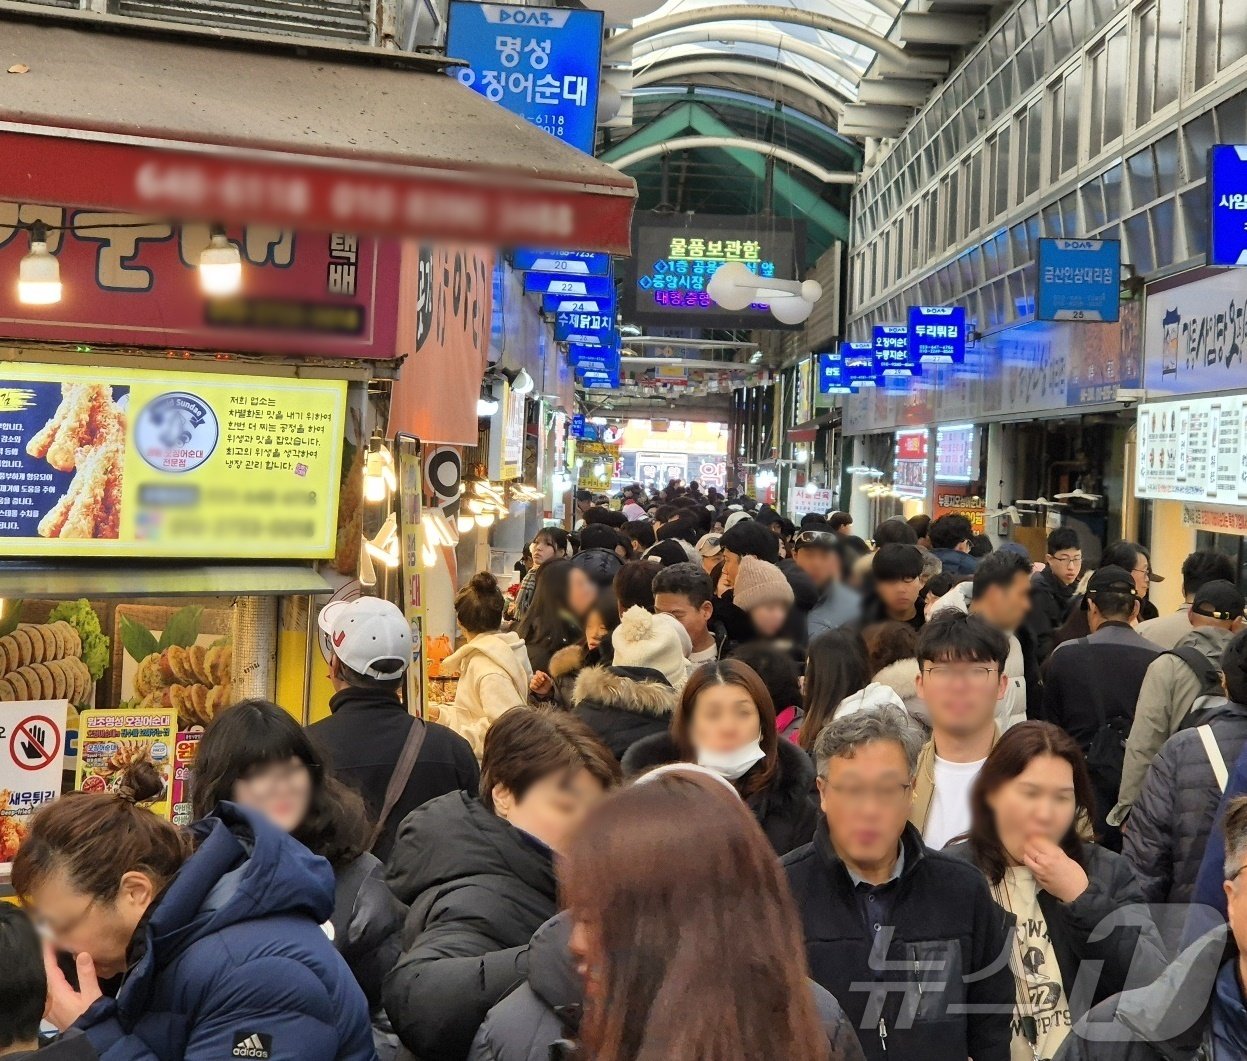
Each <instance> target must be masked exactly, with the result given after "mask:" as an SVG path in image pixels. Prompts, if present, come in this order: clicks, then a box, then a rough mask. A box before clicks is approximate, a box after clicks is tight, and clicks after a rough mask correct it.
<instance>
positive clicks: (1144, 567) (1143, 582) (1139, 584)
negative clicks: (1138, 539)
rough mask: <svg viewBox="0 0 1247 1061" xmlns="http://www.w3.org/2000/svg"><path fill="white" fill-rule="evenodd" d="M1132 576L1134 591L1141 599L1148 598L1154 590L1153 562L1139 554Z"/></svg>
mask: <svg viewBox="0 0 1247 1061" xmlns="http://www.w3.org/2000/svg"><path fill="white" fill-rule="evenodd" d="M1130 574H1131V575H1132V576H1133V577H1134V591H1135V592H1136V593H1137V594H1138V595H1139V597H1140V598H1143V597H1146V596H1147V594H1148V591H1149V590H1150V589H1151V588H1152V579H1151V574H1152V562H1151V561H1150V560H1148V558H1147V557H1146V556H1144V555H1143V554H1142V553H1139V555H1138V556H1137V557H1135V561H1134V568H1133V569H1132V570H1131V572H1130Z"/></svg>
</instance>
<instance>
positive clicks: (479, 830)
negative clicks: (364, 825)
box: [384, 792, 556, 1061]
mask: <svg viewBox="0 0 1247 1061" xmlns="http://www.w3.org/2000/svg"><path fill="white" fill-rule="evenodd" d="M386 883H387V884H389V886H390V888H391V889H392V890H393V891H394V894H395V895H397V896H398V898H399V899H400V900H401V901H403V902H407V903H410V905H411V913H410V914H408V915H407V923H406V925H405V927H404V929H403V955H402V957H401V958H400V959H399V961H398V965H397V966H395V968H394V971H393V972H391V973H390V975H389V976H388V977H386V981H385V991H384V998H385V1009H386V1013H388V1014H389V1017H390V1021H391V1022H392V1023H393V1025H394V1028H395V1030H396V1031H397V1032H398V1035H399V1038H400V1039H402V1041H403V1045H404V1046H406V1047H407V1049H408V1050H410V1051H411V1052H412V1054H413V1055H414V1056H415V1057H416V1058H418V1059H419V1061H463V1059H464V1058H466V1057H467V1056H468V1049H469V1048H470V1047H471V1045H472V1037H473V1036H474V1035H476V1031H477V1029H478V1028H479V1027H480V1026H481V1022H482V1021H483V1020H484V1019H485V1014H487V1013H488V1012H489V1010H490V1007H491V1006H493V1005H494V1004H495V1003H497V1002H498V1000H499V999H501V998H502V997H503V996H505V995H506V994H507V992H508V991H510V990H511V989H512V988H514V987H515V986H516V985H517V984H519V983H521V982H523V980H524V979H525V977H526V976H527V974H528V942H529V940H530V939H531V938H532V935H533V933H534V932H536V931H537V929H538V928H540V927H541V925H543V924H544V923H545V922H546V921H548V920H549V919H550V918H551V917H553V916H554V913H555V910H556V903H555V897H556V886H555V879H554V864H553V861H552V856H551V854H550V852H549V851H547V850H544V849H542V848H540V846H539V845H538V844H537V843H536V842H535V841H533V840H531V839H530V838H528V837H526V836H525V835H524V834H523V833H521V832H520V831H519V830H518V829H516V828H514V827H513V826H511V825H509V824H507V822H506V821H504V820H503V819H502V818H500V817H498V815H496V814H494V813H493V812H492V811H490V810H488V809H487V808H486V807H485V805H484V804H483V803H481V802H480V801H479V800H477V799H475V798H473V797H471V796H468V795H467V794H466V793H463V792H455V793H451V794H450V795H448V796H443V797H442V798H441V799H436V800H433V801H432V802H431V803H428V804H426V805H425V806H423V807H421V808H420V809H419V810H417V811H416V812H415V813H414V814H411V815H409V816H408V818H407V819H406V820H405V821H404V822H403V825H402V828H401V829H400V830H399V836H398V843H397V844H396V845H395V847H394V854H393V856H392V857H391V859H390V862H389V865H388V866H387V867H386Z"/></svg>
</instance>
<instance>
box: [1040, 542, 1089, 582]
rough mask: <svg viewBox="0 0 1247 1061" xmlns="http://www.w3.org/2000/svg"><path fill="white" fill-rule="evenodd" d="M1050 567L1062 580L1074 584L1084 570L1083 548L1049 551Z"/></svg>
mask: <svg viewBox="0 0 1247 1061" xmlns="http://www.w3.org/2000/svg"><path fill="white" fill-rule="evenodd" d="M1048 567H1049V568H1051V570H1052V573H1053V574H1054V575H1056V577H1057V578H1058V579H1059V580H1060V581H1061V582H1063V583H1065V585H1067V586H1072V585H1073V584H1074V583H1075V582H1077V581H1078V576H1079V574H1080V573H1081V572H1082V550H1081V549H1077V548H1069V549H1058V550H1057V551H1056V552H1055V553H1049V554H1048Z"/></svg>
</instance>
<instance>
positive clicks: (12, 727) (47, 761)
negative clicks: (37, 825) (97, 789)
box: [0, 700, 69, 877]
mask: <svg viewBox="0 0 1247 1061" xmlns="http://www.w3.org/2000/svg"><path fill="white" fill-rule="evenodd" d="M68 711H69V701H68V700H22V701H14V702H11V703H5V704H0V876H5V877H7V874H8V870H9V868H10V866H11V865H12V863H13V857H14V856H15V855H16V854H17V849H18V848H19V847H21V845H22V842H23V841H24V840H25V839H26V837H27V835H28V834H29V832H30V819H31V818H32V817H34V814H35V811H37V810H38V809H39V808H40V807H41V806H42V805H43V804H45V803H51V802H52V801H53V800H54V799H56V797H57V796H59V795H60V794H61V771H62V770H63V769H64V766H65V716H66V715H67V714H68Z"/></svg>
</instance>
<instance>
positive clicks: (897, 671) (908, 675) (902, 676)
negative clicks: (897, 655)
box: [873, 659, 918, 703]
mask: <svg viewBox="0 0 1247 1061" xmlns="http://www.w3.org/2000/svg"><path fill="white" fill-rule="evenodd" d="M873 680H874V681H876V682H878V683H879V684H880V685H886V686H887V687H888V688H889V689H891V690H892V691H893V692H894V693H896V695H897V696H899V697H900V698H901V699H902V700H904V701H905V702H906V703H909V702H910V701H911V700H916V699H917V698H918V661H917V660H916V659H898V660H897V661H896V662H895V663H889V664H888V665H887V666H886V667H884V668H883V669H882V670H881V671H880V672H879V673H878V674H876V675H875V677H874V679H873Z"/></svg>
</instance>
